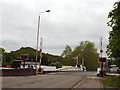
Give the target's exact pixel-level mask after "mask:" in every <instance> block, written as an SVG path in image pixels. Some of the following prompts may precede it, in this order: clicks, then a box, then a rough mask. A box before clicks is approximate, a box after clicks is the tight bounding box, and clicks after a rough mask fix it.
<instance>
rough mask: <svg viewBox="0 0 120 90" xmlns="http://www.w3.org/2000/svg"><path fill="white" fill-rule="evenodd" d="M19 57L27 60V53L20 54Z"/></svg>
mask: <svg viewBox="0 0 120 90" xmlns="http://www.w3.org/2000/svg"><path fill="white" fill-rule="evenodd" d="M20 59H22V60H28V59H29V54H20Z"/></svg>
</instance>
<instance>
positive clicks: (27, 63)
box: [21, 61, 39, 64]
mask: <svg viewBox="0 0 120 90" xmlns="http://www.w3.org/2000/svg"><path fill="white" fill-rule="evenodd" d="M21 64H24V62H21ZM25 64H36V62H28V61H26V62H25ZM37 64H39V63H38V62H37Z"/></svg>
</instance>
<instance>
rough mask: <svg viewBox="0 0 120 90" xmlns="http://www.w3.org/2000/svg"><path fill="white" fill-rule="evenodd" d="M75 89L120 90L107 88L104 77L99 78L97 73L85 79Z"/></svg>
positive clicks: (118, 88)
mask: <svg viewBox="0 0 120 90" xmlns="http://www.w3.org/2000/svg"><path fill="white" fill-rule="evenodd" d="M74 88H81V90H82V88H89V89H90V88H91V89H97V90H120V87H111V86H105V85H103V83H102V77H97V73H94V74H92V75H90V76H88V77H87V78H85V79H83V80H82V81H81V82H80V83H78V84H77V85H76V86H75V87H74Z"/></svg>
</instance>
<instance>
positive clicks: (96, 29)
mask: <svg viewBox="0 0 120 90" xmlns="http://www.w3.org/2000/svg"><path fill="white" fill-rule="evenodd" d="M28 2H29V3H28ZM114 2H115V1H114V0H109V1H105V0H100V1H98V0H92V1H90V0H79V1H78V0H57V1H56V0H44V1H43V0H4V1H2V19H3V20H2V29H3V31H2V34H3V36H2V41H3V47H4V48H5V49H6V50H7V51H11V50H14V49H19V48H20V47H22V46H31V47H33V48H36V33H37V25H38V23H37V22H38V15H39V13H40V12H41V11H45V10H48V9H50V10H51V12H49V13H43V14H41V15H40V16H41V19H40V20H41V23H40V35H41V36H42V37H43V49H44V52H48V53H52V54H61V52H62V51H63V50H64V47H65V46H66V45H70V46H71V47H72V48H74V47H75V46H77V45H79V43H80V41H85V40H89V41H92V42H95V45H96V48H99V40H100V37H101V36H102V37H103V39H104V49H105V48H106V46H107V44H108V41H107V40H108V32H109V30H110V28H109V27H107V24H106V23H107V21H108V19H107V15H108V12H109V11H110V10H111V9H112V5H113V3H114ZM8 45H9V46H8Z"/></svg>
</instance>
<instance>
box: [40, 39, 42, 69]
mask: <svg viewBox="0 0 120 90" xmlns="http://www.w3.org/2000/svg"><path fill="white" fill-rule="evenodd" d="M41 60H42V37H41V41H40V61H39V68H40V71H41Z"/></svg>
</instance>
